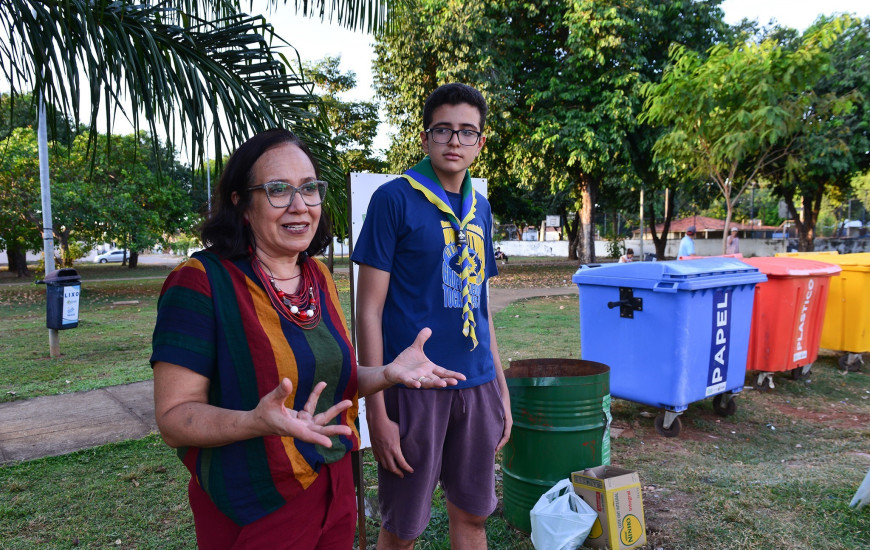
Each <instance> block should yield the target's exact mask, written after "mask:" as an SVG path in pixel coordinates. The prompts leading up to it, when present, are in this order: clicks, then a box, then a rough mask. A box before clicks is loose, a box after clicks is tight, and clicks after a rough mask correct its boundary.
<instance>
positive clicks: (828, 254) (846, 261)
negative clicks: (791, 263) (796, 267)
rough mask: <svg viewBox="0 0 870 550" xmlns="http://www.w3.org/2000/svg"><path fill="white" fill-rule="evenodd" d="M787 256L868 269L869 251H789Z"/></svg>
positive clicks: (854, 268) (853, 268)
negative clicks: (851, 252) (849, 252)
mask: <svg viewBox="0 0 870 550" xmlns="http://www.w3.org/2000/svg"><path fill="white" fill-rule="evenodd" d="M776 256H777V257H780V256H786V254H781V253H780V254H777V255H776ZM787 256H788V257H790V258H802V259H805V260H814V261H819V262H825V263H829V264H836V265H839V266H842V267H844V268H846V269H847V270H848V271H870V253H868V252H855V253H853V254H839V253H837V251H836V250H833V251H824V252H791V253H789V254H788V255H787Z"/></svg>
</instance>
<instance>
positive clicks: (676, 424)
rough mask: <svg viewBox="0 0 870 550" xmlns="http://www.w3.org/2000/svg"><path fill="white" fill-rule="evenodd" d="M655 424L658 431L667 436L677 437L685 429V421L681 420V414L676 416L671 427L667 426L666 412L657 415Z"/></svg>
mask: <svg viewBox="0 0 870 550" xmlns="http://www.w3.org/2000/svg"><path fill="white" fill-rule="evenodd" d="M655 424H656V431H657V432H658V433H659V434H661V435H663V436H665V437H677V436H678V435H680V430H682V429H683V423H682V422H681V421H680V417H679V416H677V417H675V418H674V421H673V422H671V426H670V427H669V428H665V413H659V414H658V415H657V416H656V421H655Z"/></svg>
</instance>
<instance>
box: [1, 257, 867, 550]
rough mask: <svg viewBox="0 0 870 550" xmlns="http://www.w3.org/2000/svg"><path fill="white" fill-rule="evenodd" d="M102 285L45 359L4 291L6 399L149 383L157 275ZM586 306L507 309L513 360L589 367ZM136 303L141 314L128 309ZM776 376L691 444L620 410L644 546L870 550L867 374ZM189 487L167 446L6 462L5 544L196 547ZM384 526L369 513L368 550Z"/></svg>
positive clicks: (491, 530) (691, 432) (21, 292)
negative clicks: (863, 484)
mask: <svg viewBox="0 0 870 550" xmlns="http://www.w3.org/2000/svg"><path fill="white" fill-rule="evenodd" d="M512 260H513V259H512ZM94 267H97V268H99V267H104V268H106V267H105V266H94ZM106 269H108V270H112V269H114V270H120V269H121V268H119V267H118V266H116V265H110V266H108V267H107V268H106ZM499 269H500V270H501V272H502V277H501V278H500V279H499V280H497V281H494V282H493V286H494V287H502V288H518V287H522V286H527V285H532V286H534V285H539V286H563V285H564V284H570V274H571V273H573V270H574V269H575V266H573V265H572V264H570V263H569V262H561V263H558V262H557V263H555V264H544V265H536V266H529V265H515V264H514V262H513V261H512V262H511V264H508V265H500V266H499ZM125 271H127V270H125ZM133 271H138V270H133ZM100 275H101V274H100V273H99V272H97V271H95V272H93V276H91V273H90V272H88V276H89V279H85V280H86V281H88V280H90V282H86V283H83V285H82V286H83V293H82V306H81V313H80V319H81V321H80V325H79V327H78V328H76V329H73V330H67V331H63V332H61V351H62V353H63V355H62V357H60V358H58V359H53V360H52V359H48V357H47V356H48V343H47V337H46V331H45V325H44V321H45V319H44V315H45V313H44V303H43V301H42V300H44V298H43V296H44V288H42V287H36V286H35V285H34V286H33V287H31V286H29V285H23V286H22V285H2V284H0V306H2V307H3V311H4V316H3V319H0V352H2V353H0V401H10V400H17V399H23V398H29V397H34V396H36V395H47V394H54V393H58V392H66V391H76V390H83V389H90V388H94V387H100V386H105V385H111V384H118V383H124V382H130V381H135V380H144V379H147V378H149V377H150V376H151V373H150V368H149V367H148V364H147V358H148V353H149V347H150V334H151V328H152V325H153V322H154V310H155V306H156V297H157V293H158V292H159V287H160V284H161V282H162V281H161V276H160V275H159V274H156V275H155V274H149V276H152V277H157V278H155V279H143V280H137V281H117V280H116V281H104V280H103V279H108V278H109V277H102V276H100ZM83 277H84V273H83ZM163 277H165V271H164V274H163ZM566 279H567V283H565V282H563V281H565V280H566ZM336 281H337V284H338V286H339V290H340V292H342V294H343V295H344V296H345V304H344V306H345V307H346V308H347V306H348V303H347V298H346V296H347V293H348V283H347V277H346V276H344V275H341V274H338V275H337V276H336ZM576 300H577V298H576V296H556V297H549V298H536V299H530V300H525V301H521V302H515V303H513V304H512V305H510V306H508V307H507V308H506V309H505V310H503V311H502V312H500V313H499V314H497V315H496V316H495V325H496V329H497V331H498V339H499V348H500V352H501V356H502V361H503V362H504V364H505V365H508V364H509V363H510V361H512V360H517V359H528V358H541V357H578V356H579V352H580V344H581V343H580V335H579V329H578V312H577V303H576ZM129 301H138V302H139V303H138V304H134V305H117V304H116V303H117V302H129ZM865 368H866V367H865ZM67 381H69V382H67ZM775 381H776V389H775V390H773V391H770V392H759V391H755V390H751V389H746V390H745V391H743V392H742V393H741V394H740V396H738V397H737V403H738V406H737V412H736V414H735V415H733V416H730V417H727V418H721V417H719V416H717V415H716V414H715V413H714V412H713V408H712V404H711V402H710V400H709V399H708V400H704V401H700V402H697V403H693V404H692V405H691V406H690V407H689V409H688V410H687V411H686V413H685V414H683V415H682V420H683V430H682V432H681V434H680V436H679V437H678V438H672V439H666V438H663V437H661V436H659V435H658V434H657V433H656V431H655V428H654V426H653V421H654V418H653V417H654V416H655V414H656V413H657V412H658V411H657V410H656V409H655V408H653V407H648V406H646V405H641V404H636V403H632V402H628V401H623V400H619V399H616V400H614V401H613V405H612V413H613V424H612V434H613V439H612V449H611V457H612V463H613V464H614V465H617V466H621V467H625V468H630V469H634V470H637V471H638V472H639V475H640V478H641V482H642V485H643V499H644V507H645V511H646V518H647V534H648V538H649V544H648V545H647V546H646V547H645V548H647V549H650V550H652V549H657V548H664V549H680V550H682V549H698V550H702V549H712V548H716V549H718V548H727V549H746V550H749V549H760V548H764V549H766V548H771V549H774V548H776V549H779V548H789V549H791V548H812V549H824V550H827V549H830V550H841V549H842V550H847V549H849V550H851V549H857V548H870V507H868V508H865V509H864V510H862V511H860V512H859V511H856V510H854V509H850V508H848V502H849V500H850V499H851V497H852V495H853V494H854V492H855V489H856V488H857V486H858V484H859V483H860V481H861V480H862V479H863V476H864V474H865V473H866V471H867V469H868V467H870V375H868V374H867V373H849V374H847V375H844V374H841V371H840V370H839V369H838V368H837V363H836V358H835V357H831V356H828V357H823V358H821V359H820V360H819V361H817V362H816V365H815V366H814V367H813V373H812V375H811V376H810V377H809V378H808V379H806V380H801V381H794V380H791V379H790V378H788V377H786V376H782V375H777V376H776V379H775ZM13 392H14V394H13ZM543 451H544V454H545V453H546V452H558V450H556V449H547V450H543ZM364 459H365V467H364V469H365V477H366V485H367V487H368V489H367V500H368V501H369V502H372V503H374V502H376V487H375V486H376V483H377V479H376V475H375V467H374V462H373V458H372V456H371V453H370V452H366V453H365V454H364ZM497 473H498V472H497ZM187 478H188V475H187V473H186V470H185V469H184V467H183V466H182V465H181V463H180V462H179V461H178V459H177V458H176V457H175V455H174V452H173V451H172V450H171V449H169V448H168V447H166V446H165V445H164V444H163V443H162V441H161V440H160V438H159V437H158V436H156V435H152V436H149V437H146V438H144V439H142V440H138V441H127V442H123V443H117V444H111V445H105V446H102V447H98V448H94V449H87V450H84V451H80V452H77V453H73V454H70V455H66V456H60V457H51V458H45V459H40V460H34V461H29V462H25V463H19V464H9V465H6V466H2V467H0V541H2V543H0V547H2V548H4V549H6V548H9V549H25V548H27V549H31V548H72V547H84V548H155V549H156V548H161V549H162V548H193V547H194V536H193V527H192V519H191V516H190V511H189V509H188V508H187V502H186V483H187ZM498 488H499V491H500V490H501V489H500V483H499V484H498ZM433 504H434V507H433V516H432V522H431V523H430V526H429V528H428V529H427V530H426V532H425V533H424V534H423V536H422V537H421V539H420V543H419V544H418V546H417V547H418V548H424V549H430V548H432V549H435V548H438V549H446V548H448V547H449V544H448V542H447V541H448V535H447V519H446V509H445V507H444V503H443V498H442V496H441V495H440V493H439V494H436V495H435V497H434V499H433ZM378 527H379V524H378V520H377V518H376V517H370V518H369V519H368V528H367V535H368V541H369V547H370V548H373V547H374V545H373V543H374V540H375V539H376V534H377V530H378ZM487 534H488V537H489V542H490V547H491V548H495V549H503V548H504V549H530V548H532V546H531V543H530V542H529V538H528V536H527V535H525V534H523V533H520V532H518V531H516V530H514V529H513V528H511V527H510V526H509V525H507V524H506V522H505V521H504V519H503V516H502V512H501V509H500V508H499V510H497V511H496V513H495V514H493V516H492V517H491V518H490V519H489V520H488V523H487Z"/></svg>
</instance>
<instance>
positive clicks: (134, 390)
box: [0, 286, 577, 464]
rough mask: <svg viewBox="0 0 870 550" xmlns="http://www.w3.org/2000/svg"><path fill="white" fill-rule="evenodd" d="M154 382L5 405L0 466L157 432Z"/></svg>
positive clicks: (495, 302)
mask: <svg viewBox="0 0 870 550" xmlns="http://www.w3.org/2000/svg"><path fill="white" fill-rule="evenodd" d="M576 292H577V287H576V286H566V287H559V288H540V289H535V288H527V289H498V288H494V289H492V296H491V299H490V308H491V309H492V311H493V313H495V312H498V311H501V310H502V309H504V308H505V307H506V306H507V305H508V304H510V303H511V302H513V301H515V300H519V299H523V298H532V297H535V296H554V295H565V294H574V293H576ZM153 392H154V384H153V382H152V381H151V380H147V381H144V382H136V383H133V384H126V385H123V386H111V387H107V388H102V389H98V390H92V391H87V392H77V393H68V394H62V395H52V396H44V397H37V398H34V399H28V400H25V401H12V402H9V403H0V464H3V463H10V462H16V461H23V460H33V459H36V458H41V457H45V456H56V455H62V454H67V453H71V452H73V451H77V450H80V449H86V448H89V447H95V446H98V445H104V444H106V443H112V442H116V441H123V440H126V439H135V438H140V437H144V436H146V435H148V434H149V433H152V432H155V431H156V430H157V424H156V422H155V420H154V399H153Z"/></svg>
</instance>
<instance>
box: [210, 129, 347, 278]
mask: <svg viewBox="0 0 870 550" xmlns="http://www.w3.org/2000/svg"><path fill="white" fill-rule="evenodd" d="M285 143H290V144H293V145H295V146H296V147H299V149H301V150H302V152H303V153H305V155H306V156H307V157H308V159H309V160H310V161H311V164H312V165H314V172H315V174H316V175H317V177H318V178H319V177H320V168H319V167H318V165H317V161H316V160H315V159H314V156H313V155H312V154H311V151H310V150H309V149H308V146H307V145H305V143H303V142H302V140H300V139H299V138H298V137H297V136H296V134H294V133H293V132H291V131H289V130H284V129H281V128H274V129H272V130H266V131H265V132H260V133H259V134H257V135H255V136H254V137H252V138H251V139H249V140H248V141H246V142H244V143H243V144H242V145H240V146H239V148H238V149H236V152H235V153H233V155H232V156H231V157H230V160H229V161H227V164H226V166H225V167H224V171H223V174H221V178H220V181H219V182H218V185H217V192H216V196H215V207H214V210H213V211H212V213H211V214H210V215H209V217H208V219H206V220H205V222H203V224H202V226H201V227H200V236H201V238H202V243H203V245H204V246H206V247H208V248H209V249H211V250H212V251H213V252H214V253H215V254H217V255H218V256H221V257H223V258H227V259H230V260H237V259H241V258H247V257H250V256H251V255H252V254H253V250H254V249H256V247H257V243H256V241H255V238H254V234H253V232H252V231H251V226H250V225H247V224H245V222H244V215H245V212H246V211H247V210H248V207H249V206H250V204H251V196H252V193H251V191H249V190H248V187H250V186H251V185H253V184H254V183H255V182H254V181H253V171H254V164H255V163H256V162H257V160H258V159H259V158H260V157H261V156H263V154H264V153H266V151H268V150H270V149H272V148H274V147H278V146H279V145H283V144H285ZM233 193H236V194H238V196H239V200H238V202H237V203H236V204H233ZM331 225H332V224H331V223H330V221H329V218H328V217H327V215H326V211H325V209H323V211H322V212H321V214H320V223H319V224H318V225H317V229H316V230H315V232H314V238H313V239H312V240H311V244H310V245H308V249H307V250H306V251H305V253H304V254H300V255H299V262H300V263H301V262H302V261H304V259H305V257H306V256H316V255H318V254H322V253H323V251H324V250H326V247H327V246H329V243H330V242H332V228H331Z"/></svg>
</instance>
